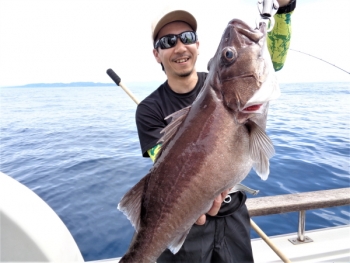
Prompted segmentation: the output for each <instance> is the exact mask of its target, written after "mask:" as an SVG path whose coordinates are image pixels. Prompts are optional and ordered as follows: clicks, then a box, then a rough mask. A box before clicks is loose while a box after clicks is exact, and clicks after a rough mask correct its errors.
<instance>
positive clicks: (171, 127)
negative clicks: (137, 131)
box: [155, 106, 191, 162]
mask: <svg viewBox="0 0 350 263" xmlns="http://www.w3.org/2000/svg"><path fill="white" fill-rule="evenodd" d="M190 109H191V106H188V107H186V108H183V109H181V110H179V111H175V112H174V113H172V114H170V115H169V116H167V117H166V118H165V119H164V120H167V119H169V118H172V120H171V122H170V123H169V124H168V125H167V126H166V127H165V128H164V129H163V130H161V132H160V133H164V135H163V136H162V137H161V138H160V139H159V141H158V142H157V143H162V146H161V147H160V150H159V152H158V154H157V157H156V160H155V162H156V161H157V160H158V158H159V157H160V155H161V153H162V151H163V149H165V146H166V145H167V144H168V143H169V141H170V140H171V139H172V138H173V137H174V135H175V133H176V132H177V131H178V129H179V126H180V125H181V123H182V122H183V121H184V119H186V117H187V114H188V112H189V111H190Z"/></svg>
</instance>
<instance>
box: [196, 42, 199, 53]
mask: <svg viewBox="0 0 350 263" xmlns="http://www.w3.org/2000/svg"><path fill="white" fill-rule="evenodd" d="M196 45H197V54H198V55H199V41H197V42H196Z"/></svg>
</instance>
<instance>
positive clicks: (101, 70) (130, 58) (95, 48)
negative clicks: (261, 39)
mask: <svg viewBox="0 0 350 263" xmlns="http://www.w3.org/2000/svg"><path fill="white" fill-rule="evenodd" d="M174 2H176V3H175V4H174ZM256 3H257V1H253V0H230V1H228V0H220V1H203V0H202V1H197V0H191V1H189V0H186V1H183V0H177V1H174V0H171V1H167V0H148V1H145V0H0V87H3V86H15V85H25V84H30V83H56V82H63V83H69V82H79V81H83V82H103V83H112V80H111V79H110V78H109V77H108V75H107V74H106V70H107V69H108V68H112V69H113V70H114V71H115V72H116V73H117V74H118V75H119V76H120V77H121V79H122V82H123V83H124V84H128V83H131V82H149V81H159V82H162V81H164V80H165V79H166V77H165V74H164V73H163V72H162V70H161V67H160V65H159V64H158V63H157V62H156V61H155V59H154V57H153V53H152V49H153V47H152V40H151V22H152V20H153V19H154V18H155V17H156V16H157V14H159V13H160V12H161V11H162V10H163V9H164V7H165V6H169V5H170V6H172V7H173V8H180V9H186V10H188V11H190V12H192V13H193V14H194V16H195V17H196V19H197V22H198V30H197V33H198V36H199V41H200V55H199V57H198V61H197V65H196V69H197V71H206V66H207V62H208V61H209V59H210V58H211V57H212V56H213V55H214V54H215V51H216V48H217V46H218V44H219V42H220V38H221V35H222V33H223V31H224V29H225V27H226V25H227V23H228V22H229V21H230V20H231V19H233V18H240V19H242V20H244V21H245V22H247V23H248V24H250V25H251V26H254V24H255V20H256V18H257V17H258V14H259V13H258V9H257V5H256ZM349 10H350V1H349V0H332V1H329V0H298V2H297V8H296V10H295V11H294V13H293V15H292V30H293V32H292V40H291V46H290V47H291V48H292V49H295V50H299V51H302V52H306V53H309V54H311V55H313V56H316V57H319V58H321V59H323V60H326V61H328V62H329V63H331V64H334V65H336V66H338V67H340V68H343V69H344V70H346V71H348V72H350V51H349V43H350V30H349V27H348V25H349V19H348V13H349ZM277 75H278V79H279V82H280V83H299V82H339V81H342V82H343V81H347V82H350V74H348V73H345V72H344V71H342V70H340V69H337V68H335V67H334V66H331V65H329V64H327V63H324V62H322V61H320V60H318V59H315V58H312V57H310V56H307V55H304V54H301V53H298V52H295V51H290V52H289V54H288V57H287V61H286V63H285V66H284V68H283V69H282V70H281V71H280V72H278V74H277Z"/></svg>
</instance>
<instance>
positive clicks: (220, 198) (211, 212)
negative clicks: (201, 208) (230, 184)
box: [195, 189, 230, 225]
mask: <svg viewBox="0 0 350 263" xmlns="http://www.w3.org/2000/svg"><path fill="white" fill-rule="evenodd" d="M229 191H230V189H227V190H225V191H224V192H222V193H221V194H220V195H219V196H217V197H216V198H215V200H214V202H213V205H212V207H211V208H210V210H209V211H208V212H207V214H208V215H211V216H215V215H217V213H218V212H219V210H220V207H221V204H222V202H223V201H224V200H225V198H226V196H227V194H228V192H229ZM205 221H206V216H205V214H204V215H201V216H200V217H199V218H198V220H197V221H196V223H195V224H197V225H204V224H205Z"/></svg>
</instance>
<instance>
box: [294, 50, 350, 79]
mask: <svg viewBox="0 0 350 263" xmlns="http://www.w3.org/2000/svg"><path fill="white" fill-rule="evenodd" d="M289 50H293V51H295V52H299V53H302V54H304V55H308V56H310V57H313V58H317V59H319V60H322V61H323V62H325V63H328V64H329V65H332V66H333V67H336V68H338V69H340V70H342V71H344V72H346V73H348V74H350V72H349V71H346V70H345V69H343V68H341V67H338V66H337V65H334V64H332V63H330V62H328V61H326V60H324V59H322V58H319V57H316V56H314V55H311V54H309V53H306V52H303V51H300V50H296V49H292V48H289Z"/></svg>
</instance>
